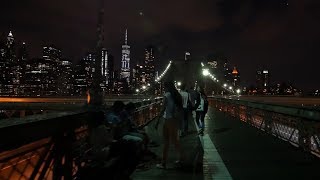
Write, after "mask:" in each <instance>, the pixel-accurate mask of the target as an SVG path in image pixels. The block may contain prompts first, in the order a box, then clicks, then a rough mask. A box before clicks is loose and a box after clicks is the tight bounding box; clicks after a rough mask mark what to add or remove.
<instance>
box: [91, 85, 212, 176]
mask: <svg viewBox="0 0 320 180" xmlns="http://www.w3.org/2000/svg"><path fill="white" fill-rule="evenodd" d="M164 88H165V94H164V98H163V108H162V110H161V113H160V116H159V117H160V118H158V121H157V122H156V126H155V127H156V128H158V125H159V122H160V121H161V120H162V121H163V123H162V124H163V128H162V130H163V132H162V135H163V153H162V158H161V163H159V164H157V165H156V167H158V168H161V169H166V168H167V159H168V150H169V146H170V144H174V146H175V148H176V150H177V152H178V157H179V159H178V160H177V161H176V162H175V163H178V164H180V163H181V162H183V161H184V159H185V156H184V153H183V150H182V149H181V146H180V138H181V137H183V136H185V135H187V134H188V124H189V118H188V117H190V113H192V111H195V112H196V123H197V126H198V127H199V132H198V134H199V135H203V134H204V127H205V126H204V117H205V114H206V113H207V110H208V101H207V97H206V95H205V93H204V90H203V88H201V87H197V89H196V90H194V89H193V88H190V89H189V90H187V89H186V86H185V85H182V86H181V90H180V92H179V91H178V90H177V88H176V87H175V85H174V83H172V82H166V83H164ZM135 110H136V108H135V105H134V104H133V103H128V104H126V105H125V104H124V103H123V102H122V101H116V102H114V104H113V106H112V107H111V108H110V109H109V110H108V111H96V112H92V116H91V120H90V121H89V123H88V125H89V142H90V145H91V146H92V150H91V152H92V160H93V162H96V163H97V164H98V166H97V167H99V168H95V169H96V171H97V172H96V173H93V174H92V173H90V177H91V178H92V175H93V176H94V175H99V176H103V175H106V177H109V178H110V179H112V178H113V179H126V178H129V177H130V175H131V173H132V172H133V171H134V170H135V169H136V168H137V166H139V165H141V164H143V163H141V162H142V161H141V160H142V159H143V158H144V157H145V156H146V155H147V156H149V157H150V156H151V157H152V159H156V158H157V157H156V155H155V154H154V153H152V152H151V151H150V150H149V149H148V145H149V143H150V138H149V137H148V135H147V134H146V132H145V131H144V130H143V128H142V126H139V125H138V124H136V122H135V120H134V112H135Z"/></svg>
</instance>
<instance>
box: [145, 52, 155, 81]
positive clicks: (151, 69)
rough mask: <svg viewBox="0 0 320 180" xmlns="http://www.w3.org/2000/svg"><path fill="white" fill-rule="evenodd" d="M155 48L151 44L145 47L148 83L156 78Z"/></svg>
mask: <svg viewBox="0 0 320 180" xmlns="http://www.w3.org/2000/svg"><path fill="white" fill-rule="evenodd" d="M154 59H155V58H154V48H153V47H152V46H149V47H147V48H145V61H144V64H145V79H146V82H147V83H150V84H151V83H153V81H154V80H155V62H154Z"/></svg>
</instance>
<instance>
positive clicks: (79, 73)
mask: <svg viewBox="0 0 320 180" xmlns="http://www.w3.org/2000/svg"><path fill="white" fill-rule="evenodd" d="M74 72H75V73H74V95H76V96H85V95H86V92H87V90H88V82H87V80H88V78H87V75H88V71H87V70H86V64H85V61H84V60H82V61H80V62H79V63H78V64H76V66H75V68H74Z"/></svg>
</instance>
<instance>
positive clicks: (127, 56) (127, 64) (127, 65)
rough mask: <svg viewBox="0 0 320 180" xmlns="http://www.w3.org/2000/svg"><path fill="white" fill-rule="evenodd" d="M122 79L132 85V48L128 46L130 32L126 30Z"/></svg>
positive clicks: (123, 46)
mask: <svg viewBox="0 0 320 180" xmlns="http://www.w3.org/2000/svg"><path fill="white" fill-rule="evenodd" d="M120 75H121V79H125V80H126V81H127V83H130V46H129V45H128V30H127V29H126V34H125V43H124V45H122V59H121V73H120Z"/></svg>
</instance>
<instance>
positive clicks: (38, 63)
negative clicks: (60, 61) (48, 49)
mask: <svg viewBox="0 0 320 180" xmlns="http://www.w3.org/2000/svg"><path fill="white" fill-rule="evenodd" d="M54 65H56V64H55V63H54V62H53V61H48V60H45V59H31V60H29V61H28V63H27V65H26V70H25V76H26V77H25V92H24V94H25V95H27V96H54V95H57V84H56V80H55V77H56V76H55V72H54V71H55V68H54Z"/></svg>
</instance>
